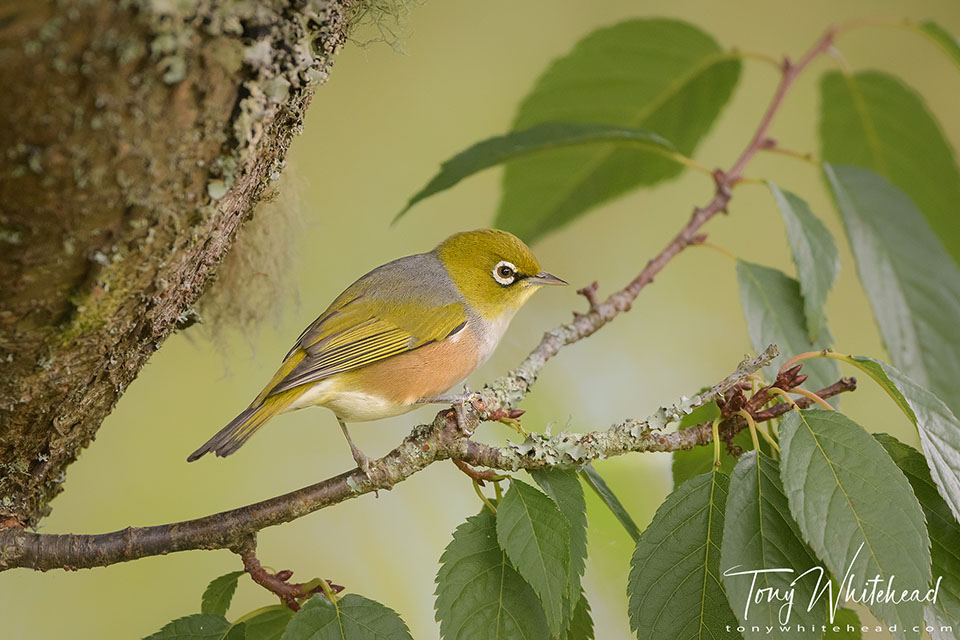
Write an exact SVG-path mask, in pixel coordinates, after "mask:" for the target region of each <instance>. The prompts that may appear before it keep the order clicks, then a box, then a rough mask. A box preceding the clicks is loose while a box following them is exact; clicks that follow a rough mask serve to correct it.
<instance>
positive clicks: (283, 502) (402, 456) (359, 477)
mask: <svg viewBox="0 0 960 640" xmlns="http://www.w3.org/2000/svg"><path fill="white" fill-rule="evenodd" d="M834 33H835V30H834V29H833V28H831V29H829V30H827V32H826V33H824V35H823V36H822V37H821V38H820V39H819V40H818V41H817V42H816V43H815V44H814V45H813V46H812V47H811V48H810V50H809V51H807V53H806V54H804V56H803V57H802V58H801V59H800V61H799V62H797V63H793V62H791V61H790V60H788V59H787V60H784V62H783V64H782V66H781V78H780V82H779V84H778V86H777V90H776V92H775V94H774V96H773V99H772V100H771V102H770V105H769V107H768V108H767V111H766V112H765V114H764V116H763V118H762V119H761V121H760V124H759V125H758V127H757V130H756V132H755V133H754V135H753V137H752V138H751V140H750V142H749V143H748V144H747V146H746V148H745V149H744V150H743V152H742V153H741V154H740V156H739V157H738V158H737V160H736V161H735V162H734V164H733V165H732V167H731V168H730V169H729V170H728V171H726V172H724V171H722V170H719V169H717V170H715V171H714V172H713V177H714V182H715V183H716V190H715V195H714V196H713V198H712V199H711V200H710V202H708V203H707V204H706V206H704V207H697V208H695V209H694V211H693V215H692V216H691V218H690V220H689V221H688V222H687V224H686V225H685V226H684V227H683V228H682V229H681V230H680V232H679V233H678V234H677V235H676V236H675V237H674V238H673V239H672V240H671V241H670V242H669V243H668V244H667V246H666V247H664V249H663V250H662V251H661V252H660V253H659V254H658V255H657V256H656V257H654V258H653V259H652V260H650V261H649V262H648V263H647V265H646V266H645V267H644V268H643V270H642V271H641V272H640V273H639V274H638V275H637V277H636V278H634V279H633V280H632V281H631V282H630V283H629V284H627V286H626V287H624V288H623V289H621V290H619V291H616V292H614V293H613V294H611V295H610V296H609V297H608V298H607V299H606V300H605V301H603V302H602V303H599V304H596V305H594V304H591V309H590V311H589V313H586V314H576V315H575V316H574V319H573V321H572V322H570V323H568V324H565V325H562V326H560V327H558V328H557V329H554V330H553V331H550V332H548V333H546V334H544V336H543V338H542V339H541V341H540V343H539V345H538V346H537V348H536V349H534V350H533V351H532V352H531V353H530V354H529V355H528V356H527V358H526V359H524V361H523V362H522V363H521V364H520V366H518V367H517V368H516V369H514V370H513V371H511V372H509V373H508V374H507V375H506V376H502V377H500V378H498V379H497V380H495V381H494V382H492V383H491V384H489V385H487V386H486V387H484V388H483V390H482V391H481V392H480V393H479V394H478V396H479V404H480V405H481V406H482V407H483V416H481V412H480V410H478V409H477V407H476V406H475V405H474V403H467V404H466V405H465V406H464V407H463V411H462V413H463V414H464V419H465V420H466V424H460V423H459V421H458V418H457V413H456V411H454V410H452V409H451V410H446V411H442V412H440V413H439V414H437V416H436V418H435V419H434V421H433V422H432V423H431V424H429V425H420V426H418V427H416V428H414V430H413V431H412V432H411V433H410V435H409V436H407V437H406V438H405V439H404V441H403V442H402V443H401V444H400V446H398V447H397V448H396V449H394V450H393V451H391V452H390V453H389V454H387V455H386V456H384V457H383V458H381V459H379V460H376V461H374V462H373V463H372V468H371V473H370V475H369V476H367V475H364V474H363V473H362V472H360V471H359V470H353V471H349V472H346V473H342V474H340V475H338V476H335V477H333V478H329V479H327V480H324V481H323V482H320V483H317V484H315V485H311V486H309V487H305V488H303V489H300V490H298V491H293V492H291V493H288V494H285V495H282V496H278V497H275V498H271V499H269V500H264V501H262V502H259V503H256V504H252V505H248V506H246V507H240V508H238V509H233V510H230V511H225V512H223V513H219V514H216V515H211V516H206V517H203V518H198V519H196V520H188V521H185V522H179V523H175V524H167V525H158V526H153V527H139V528H133V527H131V528H127V529H124V530H122V531H116V532H113V533H106V534H99V535H74V534H65V535H57V534H37V533H31V532H27V531H25V530H23V529H22V528H20V527H8V528H0V571H2V570H6V569H10V568H13V567H31V568H34V569H39V570H47V569H53V568H65V569H76V568H86V567H95V566H106V565H110V564H114V563H117V562H124V561H128V560H134V559H136V558H143V557H146V556H153V555H160V554H166V553H172V552H176V551H185V550H188V549H217V548H229V549H237V548H241V547H242V545H243V544H244V543H245V541H246V540H247V538H248V536H249V535H250V534H251V533H253V532H256V531H259V530H261V529H264V528H266V527H270V526H274V525H278V524H281V523H284V522H289V521H291V520H294V519H296V518H299V517H301V516H304V515H306V514H308V513H311V512H313V511H316V510H318V509H322V508H324V507H327V506H330V505H333V504H337V503H339V502H343V501H345V500H348V499H350V498H354V497H357V496H360V495H363V494H364V493H369V492H372V491H377V490H388V489H390V488H392V487H393V486H394V485H395V484H397V483H398V482H401V481H403V480H405V479H406V478H408V477H410V476H411V475H413V474H414V473H417V472H418V471H420V470H422V469H424V468H426V467H427V466H428V465H430V464H432V463H433V462H435V461H437V460H444V459H449V458H453V459H456V460H460V461H462V462H464V463H467V464H471V465H475V466H486V467H491V468H496V469H502V470H517V469H538V468H544V467H550V466H556V465H562V464H568V465H571V464H583V463H586V462H588V461H590V460H593V459H596V458H600V457H610V456H614V455H620V454H622V453H625V452H627V451H676V450H678V449H689V448H692V447H694V446H697V445H704V444H708V443H710V442H711V441H712V437H713V436H712V433H711V429H710V423H706V429H704V425H698V426H697V427H691V428H688V429H683V430H681V431H676V432H672V433H664V432H662V431H661V430H660V428H662V427H663V426H665V425H666V424H667V423H668V422H670V421H671V420H673V419H676V418H678V417H679V416H681V415H684V414H685V413H686V412H688V411H689V410H690V409H692V408H693V407H695V406H698V404H697V403H705V402H708V401H710V400H712V399H714V398H717V399H718V400H719V399H722V396H723V394H724V393H726V391H728V390H729V389H733V388H740V387H742V383H743V382H744V381H745V374H743V371H745V370H746V369H750V367H749V366H748V367H746V369H745V368H744V367H743V366H741V369H738V372H737V373H736V374H734V375H733V376H731V377H730V378H728V379H727V380H725V381H723V382H722V383H721V384H720V385H717V386H715V387H714V389H713V390H711V392H710V393H708V394H704V395H703V396H701V397H699V398H697V400H696V402H694V401H692V400H691V399H685V400H684V401H682V402H681V403H679V404H678V405H674V406H673V407H671V408H670V409H669V410H668V409H661V410H660V412H658V413H657V414H654V416H651V417H650V418H649V419H648V420H645V421H637V420H628V421H626V422H623V423H620V424H617V425H614V426H613V427H611V428H610V429H608V430H606V431H595V432H592V433H587V434H584V435H567V434H561V435H560V436H555V437H552V438H550V437H546V436H543V435H539V434H533V435H531V436H530V437H529V438H528V439H527V441H525V442H524V443H522V444H519V445H517V444H514V445H511V446H508V447H504V448H497V447H491V446H488V445H485V444H482V443H479V442H475V441H473V440H470V439H469V434H470V433H472V431H473V429H475V428H476V426H477V425H478V424H479V423H480V421H481V418H482V417H486V416H490V415H504V412H508V413H507V415H509V412H510V411H515V409H514V407H515V406H516V405H517V404H519V402H520V401H521V400H523V398H524V397H525V396H526V394H527V393H528V392H529V391H530V388H531V387H532V386H533V384H534V383H535V382H536V379H537V376H538V375H539V373H540V371H541V370H542V368H543V366H544V365H545V364H546V363H547V362H548V361H549V360H550V359H551V358H553V357H554V356H555V355H556V354H557V353H558V352H559V351H560V349H561V348H562V347H564V346H566V345H570V344H573V343H575V342H578V341H580V340H583V339H584V338H587V337H589V336H591V335H593V333H595V332H596V331H598V330H599V329H600V328H601V327H603V326H605V325H606V324H607V323H609V322H610V321H611V320H613V319H614V318H615V317H617V316H618V315H619V314H621V313H623V312H625V311H628V310H629V309H630V307H631V305H632V304H633V301H634V300H635V299H636V297H637V296H638V295H639V294H640V291H642V290H643V289H644V287H646V286H647V285H648V284H650V283H651V282H653V279H654V277H655V276H657V275H658V274H659V273H660V271H662V270H663V268H664V267H665V266H666V265H667V264H668V263H669V262H670V261H671V260H672V259H673V258H674V257H676V256H677V255H678V254H679V253H680V252H681V251H683V250H684V249H685V248H686V247H688V246H689V245H691V244H693V243H695V242H697V241H702V240H703V234H702V233H701V232H700V229H701V227H702V226H703V225H704V224H705V223H706V222H708V221H709V220H710V219H711V218H713V217H714V216H715V215H716V214H718V213H720V212H723V211H726V209H727V205H728V204H729V202H730V200H731V198H732V194H733V187H734V186H735V185H736V184H737V183H738V182H740V181H742V180H743V170H744V168H745V167H746V166H747V164H748V163H749V162H750V160H751V159H752V158H753V157H754V156H755V155H756V154H757V152H758V151H759V150H761V149H762V148H764V147H765V146H769V141H768V136H767V132H768V130H769V128H770V125H771V123H772V122H773V118H774V116H775V115H776V113H777V112H778V111H779V109H780V106H781V104H782V103H783V99H784V97H785V96H786V94H787V92H788V91H789V89H790V87H791V86H792V85H793V83H794V81H795V80H796V78H797V76H798V75H799V73H800V72H801V71H802V70H803V69H804V68H805V67H806V66H807V65H808V64H809V63H810V62H811V61H812V60H813V59H814V58H816V57H817V56H818V55H820V54H821V53H823V52H825V51H827V50H828V49H829V48H830V47H831V45H832V43H833V39H834ZM589 298H590V296H588V300H589ZM591 302H593V301H591ZM764 356H765V357H766V359H765V360H764V358H759V359H756V360H754V361H753V362H752V363H750V364H751V366H752V367H753V368H752V369H751V370H750V371H747V373H750V372H752V371H756V370H757V369H758V368H760V367H761V366H764V365H765V364H766V363H768V362H769V360H770V358H772V357H773V356H771V355H769V354H764ZM745 364H748V363H745ZM741 374H743V375H741ZM724 384H726V385H727V386H725V387H724ZM796 384H799V382H796ZM838 384H840V383H838ZM721 387H723V388H721ZM850 388H852V387H849V385H848V386H846V387H845V388H839V387H838V391H837V392H840V391H846V390H849V389H850ZM758 395H764V394H758ZM818 395H820V396H821V397H830V396H831V395H833V394H832V393H831V392H830V388H827V389H824V390H821V391H820V392H819V393H818ZM803 400H805V399H801V400H800V401H798V404H800V403H801V402H802V401H803ZM778 406H779V405H778ZM778 406H775V407H773V408H771V409H769V410H767V413H770V414H773V412H775V411H778ZM739 408H741V407H737V408H736V409H735V410H738V409H739ZM790 408H791V407H786V408H784V409H783V410H780V413H782V412H783V411H786V410H788V409H790ZM776 415H779V414H776ZM754 417H755V418H756V419H757V420H758V421H759V420H762V419H769V418H761V417H760V414H759V413H756V414H754ZM745 425H746V421H745V420H743V419H742V418H740V417H738V416H733V417H730V418H727V419H726V420H724V422H723V424H722V425H721V427H722V428H721V433H722V434H723V433H724V428H726V431H729V430H730V429H735V430H736V431H739V429H742V428H743V427H744V426H745ZM465 436H466V437H465Z"/></svg>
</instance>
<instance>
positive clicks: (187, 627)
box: [144, 613, 230, 640]
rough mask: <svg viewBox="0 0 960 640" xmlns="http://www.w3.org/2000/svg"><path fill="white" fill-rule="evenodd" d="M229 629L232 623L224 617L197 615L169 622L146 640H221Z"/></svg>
mask: <svg viewBox="0 0 960 640" xmlns="http://www.w3.org/2000/svg"><path fill="white" fill-rule="evenodd" d="M229 628H230V623H229V622H227V620H226V618H224V617H223V616H213V615H210V614H207V613H195V614H193V615H192V616H184V617H183V618H177V619H176V620H174V621H172V622H168V623H167V624H166V625H164V627H163V628H162V629H160V631H157V632H156V633H155V634H153V635H151V636H147V637H146V638H144V640H208V639H209V640H220V637H221V636H222V635H223V634H224V633H226V631H227V629H229Z"/></svg>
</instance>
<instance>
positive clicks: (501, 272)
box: [493, 260, 517, 286]
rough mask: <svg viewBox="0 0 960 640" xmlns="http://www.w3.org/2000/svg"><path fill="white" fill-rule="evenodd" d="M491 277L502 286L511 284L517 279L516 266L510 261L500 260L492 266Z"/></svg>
mask: <svg viewBox="0 0 960 640" xmlns="http://www.w3.org/2000/svg"><path fill="white" fill-rule="evenodd" d="M493 279H494V280H496V281H497V282H498V283H499V284H502V285H503V286H507V285H511V284H513V281H514V280H516V279H517V266H516V265H515V264H513V263H512V262H507V261H506V260H501V261H500V262H498V263H497V266H495V267H494V268H493Z"/></svg>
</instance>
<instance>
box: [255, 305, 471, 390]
mask: <svg viewBox="0 0 960 640" xmlns="http://www.w3.org/2000/svg"><path fill="white" fill-rule="evenodd" d="M341 297H343V296H341ZM338 303H340V304H338ZM466 320H467V315H466V311H465V309H464V307H463V304H462V303H459V302H453V303H450V304H446V305H441V306H432V307H431V306H426V305H423V304H420V303H419V302H399V301H393V302H392V303H390V304H384V301H383V300H380V299H376V298H366V297H364V296H358V297H353V298H349V299H347V300H346V301H345V302H341V301H340V300H339V299H338V300H337V301H335V302H334V305H331V307H330V309H328V310H327V311H326V312H324V314H323V315H322V316H320V317H319V318H317V320H316V321H315V322H314V323H313V324H311V325H310V326H309V327H308V328H307V330H306V331H304V332H303V335H301V336H300V339H299V340H298V341H297V344H296V345H295V346H294V348H293V349H292V350H291V352H290V353H289V354H288V355H287V358H286V359H285V360H284V364H283V366H282V367H281V368H280V370H279V371H278V372H277V375H275V376H274V379H273V380H271V381H270V382H271V384H269V385H268V386H267V388H266V389H264V393H262V394H261V395H262V396H263V397H267V396H271V395H275V394H277V393H281V392H283V391H287V390H289V389H292V388H294V387H298V386H300V385H304V384H308V383H312V382H317V381H320V380H323V379H324V378H328V377H330V376H332V375H334V374H337V373H343V372H345V371H351V370H353V369H359V368H360V367H365V366H367V365H370V364H373V363H374V362H379V361H381V360H385V359H386V358H390V357H393V356H397V355H400V354H402V353H406V352H408V351H412V350H414V349H417V348H419V347H422V346H424V345H427V344H430V343H433V342H439V341H440V340H444V339H445V338H448V337H450V336H451V335H454V334H456V333H457V332H459V331H460V330H462V329H463V328H464V327H465V326H466Z"/></svg>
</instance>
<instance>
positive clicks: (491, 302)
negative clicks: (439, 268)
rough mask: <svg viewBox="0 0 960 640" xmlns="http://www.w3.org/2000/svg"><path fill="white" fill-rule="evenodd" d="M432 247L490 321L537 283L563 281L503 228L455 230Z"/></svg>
mask: <svg viewBox="0 0 960 640" xmlns="http://www.w3.org/2000/svg"><path fill="white" fill-rule="evenodd" d="M435 251H436V254H437V257H438V258H439V259H440V261H441V262H442V263H443V266H444V268H446V270H447V273H449V274H450V278H451V279H452V280H453V283H454V284H455V285H456V286H457V288H458V289H459V290H460V293H461V295H463V297H464V299H465V300H466V301H467V303H468V304H469V305H470V306H472V307H473V309H474V310H475V311H476V312H477V313H479V314H480V315H481V316H482V317H483V318H484V319H486V320H489V321H491V322H492V321H496V320H499V319H501V318H503V317H508V318H509V317H510V316H512V315H513V314H514V313H516V312H517V310H518V309H519V308H520V307H522V306H523V304H524V303H525V302H526V301H527V300H528V299H529V298H530V296H531V295H533V293H534V292H535V291H537V290H538V289H540V288H541V287H543V286H548V285H558V284H567V283H566V282H564V281H563V280H561V279H560V278H558V277H556V276H554V275H552V274H549V273H547V272H546V271H543V270H542V269H541V268H540V263H539V261H537V258H536V256H534V255H533V252H532V251H530V247H528V246H527V245H526V244H524V242H523V241H522V240H521V239H520V238H518V237H516V236H515V235H513V234H512V233H507V232H506V231H498V230H496V229H478V230H476V231H465V232H463V233H457V234H455V235H452V236H450V237H449V238H447V239H446V240H444V241H443V242H442V243H440V245H439V246H438V247H437V248H436V249H435Z"/></svg>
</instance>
